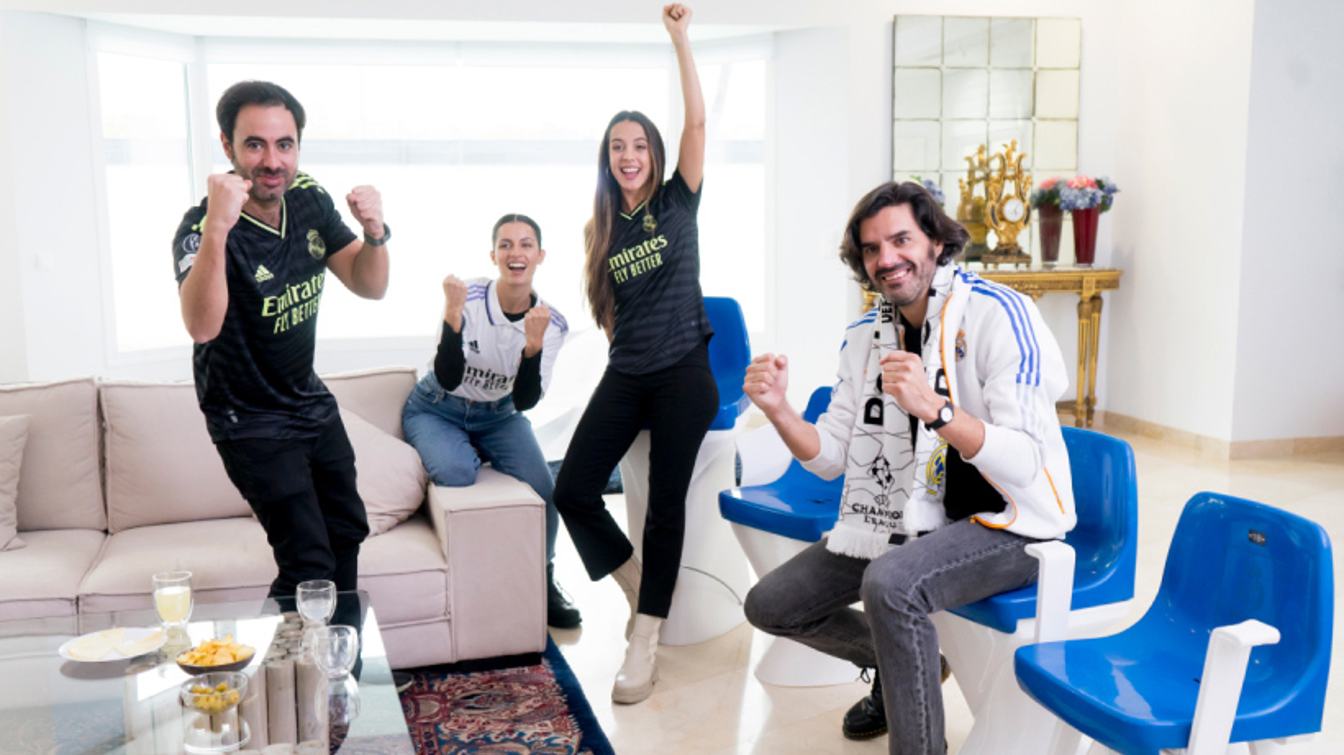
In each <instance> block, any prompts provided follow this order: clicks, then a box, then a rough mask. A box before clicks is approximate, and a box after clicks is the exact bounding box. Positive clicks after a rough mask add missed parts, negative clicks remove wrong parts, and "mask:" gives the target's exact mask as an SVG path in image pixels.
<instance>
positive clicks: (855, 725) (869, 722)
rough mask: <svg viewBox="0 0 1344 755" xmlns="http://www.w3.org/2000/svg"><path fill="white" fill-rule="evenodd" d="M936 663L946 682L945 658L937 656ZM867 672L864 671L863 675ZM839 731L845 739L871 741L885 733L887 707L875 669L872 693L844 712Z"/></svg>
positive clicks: (949, 672) (948, 669)
mask: <svg viewBox="0 0 1344 755" xmlns="http://www.w3.org/2000/svg"><path fill="white" fill-rule="evenodd" d="M938 662H939V665H940V668H939V672H940V675H941V676H942V680H943V681H947V677H949V676H951V675H952V669H951V668H949V667H948V665H947V658H945V657H943V656H942V654H939V656H938ZM867 671H868V670H867V669H864V673H867ZM841 730H842V731H843V732H844V734H845V738H846V739H872V738H873V737H880V736H882V735H883V734H886V733H887V707H886V706H885V705H883V703H882V680H881V679H879V678H878V676H877V669H873V691H872V692H870V693H869V694H868V696H867V697H865V698H863V699H862V700H860V701H858V702H857V703H854V704H853V705H852V706H850V708H849V710H848V711H845V721H844V723H843V724H842V725H841Z"/></svg>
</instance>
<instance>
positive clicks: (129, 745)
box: [0, 591, 415, 755]
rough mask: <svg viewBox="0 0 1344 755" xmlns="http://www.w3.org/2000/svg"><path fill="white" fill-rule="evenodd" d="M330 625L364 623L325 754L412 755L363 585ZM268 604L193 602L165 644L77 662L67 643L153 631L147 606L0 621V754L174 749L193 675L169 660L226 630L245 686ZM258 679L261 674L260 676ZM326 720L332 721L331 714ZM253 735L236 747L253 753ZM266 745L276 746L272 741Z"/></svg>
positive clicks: (267, 620)
mask: <svg viewBox="0 0 1344 755" xmlns="http://www.w3.org/2000/svg"><path fill="white" fill-rule="evenodd" d="M339 602H340V608H338V613H337V615H336V617H335V618H334V619H333V622H334V623H352V622H357V621H361V620H362V624H363V627H362V630H361V632H360V635H361V642H360V645H361V648H360V655H361V657H360V661H359V663H358V664H357V665H356V668H355V674H353V675H352V677H351V678H352V679H353V681H352V682H351V683H350V684H349V685H348V686H347V688H349V687H357V693H356V696H357V698H358V699H357V705H356V706H355V707H357V710H358V712H357V714H356V715H354V717H353V718H352V719H351V718H349V717H348V716H346V717H345V720H342V721H339V722H338V721H335V720H332V721H330V726H331V732H330V734H329V741H330V745H331V748H332V751H336V750H337V749H339V750H341V751H345V752H360V753H395V754H397V755H402V754H405V755H413V753H414V752H415V748H414V747H413V745H412V744H411V739H410V734H409V731H408V730H407V728H406V719H405V717H404V716H403V714H402V710H401V702H400V700H399V699H398V697H397V692H396V688H395V686H394V683H393V680H392V671H391V668H390V667H389V666H388V664H387V655H386V652H385V651H384V649H383V641H382V635H381V634H380V633H379V631H378V621H377V619H376V618H375V616H374V612H373V608H372V606H370V605H369V599H368V595H367V594H366V593H364V592H363V591H360V592H355V593H342V594H341V595H340V596H339ZM281 621H282V616H281V613H280V607H279V606H278V605H277V604H276V603H275V602H274V601H272V600H269V599H268V600H254V601H247V602H240V603H216V604H198V605H197V606H196V607H195V609H194V611H193V612H192V615H191V622H190V624H188V626H187V629H186V632H187V634H188V636H189V638H190V639H189V640H188V639H187V638H183V637H180V636H179V637H171V636H170V640H169V642H168V644H167V645H165V646H164V648H163V649H161V650H159V651H156V652H153V653H150V654H148V655H143V656H139V657H137V658H132V659H129V660H123V661H104V662H100V663H78V662H74V661H68V660H65V659H64V658H62V657H61V656H60V655H58V653H57V649H58V648H59V647H60V646H61V645H62V644H63V643H64V642H66V641H67V640H69V639H71V638H73V637H77V636H79V635H81V634H84V633H87V632H93V631H97V630H100V629H107V628H109V627H114V626H117V627H154V626H157V625H158V617H157V615H156V614H155V613H154V611H153V610H152V609H150V610H143V611H121V612H117V613H110V614H81V615H79V616H69V617H62V618H50V619H28V620H21V621H8V622H0V741H2V742H3V744H0V750H3V751H4V752H5V753H29V752H31V753H89V752H99V753H103V752H108V753H128V754H131V755H137V754H139V753H161V752H182V749H183V747H182V743H183V736H184V731H185V724H184V718H185V717H186V716H187V715H188V712H187V711H185V710H184V709H183V707H182V705H181V703H180V702H179V698H178V690H179V687H180V686H181V684H182V683H183V682H185V681H187V680H188V679H190V678H191V677H190V676H189V675H188V674H187V673H186V672H184V671H182V670H181V669H180V668H178V666H177V664H176V663H175V662H174V658H176V656H177V654H178V653H180V652H181V651H182V650H184V649H186V647H189V646H191V645H195V644H198V643H200V642H202V641H204V640H207V639H210V638H213V637H219V638H222V637H224V636H225V635H233V637H234V639H235V640H236V641H237V642H239V643H242V644H245V645H251V646H252V647H254V648H256V650H257V652H256V655H255V656H253V658H252V661H251V662H250V663H249V664H248V665H247V667H246V668H245V669H244V672H245V673H247V674H248V675H249V676H250V677H251V678H252V680H251V681H250V682H249V685H251V684H253V683H262V682H260V681H258V679H259V676H258V675H257V672H258V671H259V670H260V667H261V665H262V662H263V659H264V658H265V656H266V653H267V650H268V649H269V647H270V644H271V640H272V638H273V637H274V636H275V631H276V627H277V626H279V625H280V624H281ZM262 676H264V675H262ZM333 718H334V717H333ZM260 741H261V740H260V739H259V738H258V737H255V736H254V737H252V738H251V739H250V740H249V742H248V744H246V745H244V749H260V748H259V744H260ZM271 744H274V742H271Z"/></svg>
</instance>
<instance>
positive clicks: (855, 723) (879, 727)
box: [840, 669, 887, 739]
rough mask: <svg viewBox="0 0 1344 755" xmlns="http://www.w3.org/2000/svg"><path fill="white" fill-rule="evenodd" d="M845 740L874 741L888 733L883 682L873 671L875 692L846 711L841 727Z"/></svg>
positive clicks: (875, 671)
mask: <svg viewBox="0 0 1344 755" xmlns="http://www.w3.org/2000/svg"><path fill="white" fill-rule="evenodd" d="M840 730H841V731H842V732H843V733H844V735H845V739H872V738H873V737H880V736H882V735H883V734H886V733H887V708H886V706H885V705H883V704H882V680H881V679H880V678H878V675H877V670H876V669H874V670H873V691H872V692H870V693H869V694H868V696H867V697H865V698H863V699H862V700H860V701H858V702H857V703H854V705H852V706H850V709H849V710H847V711H845V721H844V723H843V724H841V726H840Z"/></svg>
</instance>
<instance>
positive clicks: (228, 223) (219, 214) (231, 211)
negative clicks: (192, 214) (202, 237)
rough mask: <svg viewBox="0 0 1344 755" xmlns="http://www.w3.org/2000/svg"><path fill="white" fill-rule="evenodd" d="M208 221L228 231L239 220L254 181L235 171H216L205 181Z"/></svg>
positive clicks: (209, 223)
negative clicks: (234, 172)
mask: <svg viewBox="0 0 1344 755" xmlns="http://www.w3.org/2000/svg"><path fill="white" fill-rule="evenodd" d="M205 187H206V213H205V215H206V223H207V224H208V225H211V226H214V227H215V228H217V229H219V230H221V231H224V232H226V233H227V232H228V231H229V230H231V229H232V228H233V226H234V225H235V224H237V222H238V215H239V214H240V213H242V211H243V205H244V204H246V203H247V197H248V192H249V191H251V190H252V182H251V181H249V180H247V179H246V178H243V177H242V176H239V175H236V174H233V173H216V174H214V175H212V176H210V177H209V178H207V179H206V181H205Z"/></svg>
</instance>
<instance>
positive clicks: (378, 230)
mask: <svg viewBox="0 0 1344 755" xmlns="http://www.w3.org/2000/svg"><path fill="white" fill-rule="evenodd" d="M345 201H346V203H347V204H349V205H350V214H351V215H354V216H355V222H357V223H359V225H360V226H361V227H362V228H363V229H364V233H365V234H366V235H368V236H369V237H371V238H375V239H381V238H382V237H383V235H384V234H383V197H382V195H381V194H379V193H378V190H377V189H375V188H373V187H372V186H356V187H355V188H353V189H351V190H350V193H349V194H346V195H345Z"/></svg>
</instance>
